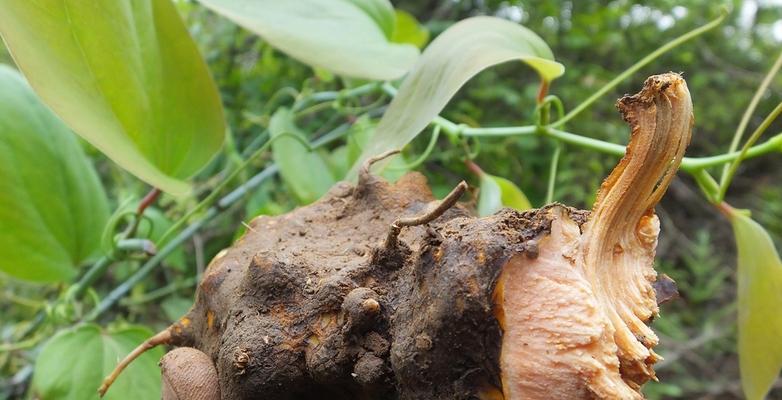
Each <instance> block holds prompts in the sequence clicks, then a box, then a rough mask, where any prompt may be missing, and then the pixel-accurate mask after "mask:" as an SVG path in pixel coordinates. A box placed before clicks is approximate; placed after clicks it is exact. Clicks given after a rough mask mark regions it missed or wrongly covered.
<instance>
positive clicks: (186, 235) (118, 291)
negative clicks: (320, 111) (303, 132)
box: [85, 127, 347, 321]
mask: <svg viewBox="0 0 782 400" xmlns="http://www.w3.org/2000/svg"><path fill="white" fill-rule="evenodd" d="M346 133H347V130H346V129H341V128H339V127H338V128H336V129H335V130H333V131H332V132H329V133H326V134H324V135H323V136H321V137H320V138H318V139H316V140H314V141H313V142H312V144H311V145H308V147H311V148H312V149H317V148H319V147H322V146H325V145H327V144H329V143H332V142H333V141H335V140H337V139H339V138H341V137H342V136H344V135H345V134H346ZM277 137H282V135H280V136H277ZM278 171H279V167H278V166H277V165H276V164H274V163H271V164H270V165H269V166H267V167H266V168H264V169H263V170H262V171H260V172H259V173H257V174H256V175H254V176H253V177H251V178H250V179H248V180H247V182H245V183H244V184H243V185H241V186H239V187H237V188H236V189H234V190H233V191H232V192H230V193H228V194H227V195H225V196H223V197H222V198H221V199H220V200H219V201H217V203H216V204H215V205H213V206H212V207H210V208H209V209H207V210H206V212H205V213H204V215H202V216H201V218H199V219H198V220H196V221H194V222H193V223H191V224H190V225H189V226H188V227H187V228H185V229H184V230H183V231H182V232H180V233H179V234H178V235H177V236H176V237H174V238H173V239H171V241H170V242H168V243H165V244H164V245H163V247H162V248H161V249H159V250H158V253H157V254H156V255H155V256H154V257H152V258H150V259H149V260H148V261H147V262H146V263H144V265H142V266H141V268H139V269H138V271H136V272H135V273H134V274H133V275H131V276H130V277H129V278H128V279H127V280H126V281H124V282H123V283H122V284H121V285H120V286H118V287H116V288H115V289H114V290H112V291H111V292H110V293H109V294H108V295H107V296H106V297H105V298H104V299H103V300H101V302H100V303H99V304H98V305H97V306H96V307H95V308H94V309H93V310H92V311H91V312H90V314H88V315H87V317H85V320H86V321H92V320H95V319H97V318H98V317H100V316H101V315H102V314H103V313H105V312H106V311H108V310H110V309H111V307H113V306H114V304H116V303H117V302H118V301H119V300H120V299H121V298H122V297H124V296H125V295H126V294H127V293H128V292H129V291H130V290H131V289H132V288H133V286H135V285H136V284H137V283H138V282H140V281H141V280H143V279H144V278H146V277H147V275H149V274H150V273H151V272H152V271H153V270H154V269H155V268H156V267H157V266H158V265H159V264H160V262H161V261H163V260H164V259H165V258H166V256H168V255H169V254H170V253H171V252H173V251H174V250H175V249H176V248H177V247H178V246H179V245H180V244H181V243H183V242H185V241H186V240H188V239H190V237H192V236H193V235H194V234H195V233H196V232H198V230H199V229H200V228H201V227H202V226H203V225H205V224H206V223H207V222H209V221H210V220H211V219H212V218H214V217H215V216H217V215H218V214H220V212H221V211H223V210H225V209H226V208H228V207H229V206H231V205H232V204H234V203H235V202H236V201H238V200H239V199H241V198H242V197H244V196H245V195H246V194H247V193H249V192H250V191H251V190H253V189H255V188H256V187H258V186H259V185H260V184H261V183H263V182H264V181H266V179H268V178H270V177H271V176H273V175H274V174H276V173H277V172H278ZM230 180H231V179H226V181H230ZM161 243H162V242H161Z"/></svg>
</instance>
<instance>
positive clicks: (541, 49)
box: [353, 17, 565, 174]
mask: <svg viewBox="0 0 782 400" xmlns="http://www.w3.org/2000/svg"><path fill="white" fill-rule="evenodd" d="M512 60H521V61H523V62H525V63H527V64H528V65H529V66H531V67H532V68H533V69H534V70H535V71H537V72H538V74H539V75H540V77H541V78H542V79H543V80H544V81H550V80H552V79H554V78H557V77H558V76H560V75H562V73H563V72H564V70H565V68H564V67H563V66H562V64H560V63H558V62H556V61H554V56H553V54H552V53H551V49H549V47H548V46H547V45H546V43H545V42H543V39H541V38H540V37H538V35H536V34H535V33H533V32H532V31H530V30H529V29H527V28H525V27H523V26H521V25H518V24H515V23H513V22H510V21H507V20H504V19H500V18H495V17H474V18H468V19H466V20H463V21H460V22H458V23H456V24H454V25H453V26H451V27H450V28H448V30H446V31H445V32H443V33H442V34H441V35H440V36H438V37H437V38H435V40H434V41H433V42H432V43H431V44H430V45H429V46H428V47H427V48H426V50H424V53H423V55H422V56H421V58H420V59H419V60H418V62H417V63H416V65H415V67H413V69H412V70H411V71H410V73H409V74H408V75H407V77H406V78H405V80H404V82H403V83H402V86H401V87H400V88H399V92H398V93H397V95H396V96H395V97H394V100H393V101H392V102H391V105H390V106H389V107H388V110H387V111H386V113H385V114H384V115H383V118H382V120H381V121H380V124H379V125H378V127H377V132H376V133H375V135H374V137H373V139H372V142H371V143H370V144H369V146H367V148H366V149H365V150H364V153H363V155H362V157H361V158H360V159H359V160H358V162H357V163H356V164H354V165H353V173H354V174H355V172H356V169H357V168H358V166H359V165H361V164H362V163H363V161H364V160H366V159H367V158H369V157H371V156H373V155H377V154H381V153H384V152H386V151H388V150H393V149H400V148H402V147H403V146H404V145H406V144H407V143H409V142H410V141H411V140H413V138H415V137H416V135H418V134H419V133H420V132H421V131H422V130H423V129H424V128H425V127H426V126H427V125H428V124H429V123H430V122H431V121H432V120H433V119H434V118H435V117H436V116H437V114H439V113H440V111H442V110H443V108H444V107H445V105H446V104H447V103H448V101H449V100H450V99H451V97H453V95H454V94H456V92H457V91H458V90H459V88H461V87H462V85H464V84H465V83H466V82H467V81H468V80H469V79H470V78H472V77H473V76H475V75H476V74H477V73H479V72H481V71H482V70H484V69H486V68H488V67H491V66H493V65H497V64H500V63H504V62H507V61H512Z"/></svg>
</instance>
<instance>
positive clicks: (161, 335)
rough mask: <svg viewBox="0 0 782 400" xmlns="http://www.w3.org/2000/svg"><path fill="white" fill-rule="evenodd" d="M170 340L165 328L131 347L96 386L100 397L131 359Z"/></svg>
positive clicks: (169, 332)
mask: <svg viewBox="0 0 782 400" xmlns="http://www.w3.org/2000/svg"><path fill="white" fill-rule="evenodd" d="M170 342H171V328H166V329H165V330H163V331H161V332H158V333H157V334H155V335H154V336H152V337H151V338H149V339H147V340H145V341H144V343H141V344H140V345H139V346H138V347H136V348H135V349H133V351H132V352H130V354H128V355H127V356H125V358H123V359H122V361H120V362H119V364H117V366H116V367H114V370H113V371H111V373H110V374H109V375H108V376H107V377H106V378H104V379H103V382H102V383H101V385H100V388H98V394H99V395H100V397H103V396H104V395H105V394H106V391H107V390H109V387H111V384H112V383H114V381H115V380H116V379H117V377H118V376H119V374H120V373H122V371H123V370H124V369H125V368H126V367H127V366H128V365H130V363H131V362H133V360H135V359H136V358H138V357H139V356H140V355H142V354H144V353H145V352H146V351H147V350H150V349H153V348H155V347H156V346H159V345H161V344H168V343H170Z"/></svg>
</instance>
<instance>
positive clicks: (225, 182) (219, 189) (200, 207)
mask: <svg viewBox="0 0 782 400" xmlns="http://www.w3.org/2000/svg"><path fill="white" fill-rule="evenodd" d="M282 137H290V138H292V139H295V140H298V141H299V142H300V143H301V144H302V145H304V146H305V147H307V148H308V149H310V150H311V148H310V144H309V143H308V142H307V141H306V140H304V139H303V138H301V137H300V136H298V135H294V134H292V133H287V132H285V133H281V134H279V135H277V136H275V137H273V138H271V139H269V140H268V141H267V142H266V143H264V144H263V146H261V147H260V148H259V149H258V150H256V151H255V152H254V153H253V154H252V155H251V156H250V157H247V159H245V160H244V161H242V163H241V164H239V165H238V166H237V167H236V168H235V169H234V170H233V171H231V173H230V174H229V175H228V176H227V177H226V178H225V179H223V181H222V182H220V183H219V184H218V185H217V186H215V188H214V189H212V192H211V193H209V195H208V196H206V197H205V198H204V199H203V200H201V202H199V203H198V204H197V205H196V206H195V207H193V208H192V209H190V211H188V212H187V214H185V216H184V217H182V218H180V219H179V220H178V221H176V222H175V223H174V224H173V225H171V227H170V228H168V230H167V231H166V232H165V233H164V234H163V236H162V237H161V238H160V240H159V241H158V244H159V245H163V244H165V243H166V241H167V240H168V239H169V238H170V237H171V235H172V234H174V233H175V232H177V231H178V230H179V229H180V228H182V226H183V225H184V224H185V223H186V222H187V221H188V220H189V219H190V218H191V217H192V216H193V215H195V214H196V213H199V212H201V211H203V210H204V209H205V208H206V207H208V206H210V205H211V204H212V203H214V201H215V200H216V199H217V196H219V195H220V192H222V191H223V189H225V187H226V186H228V184H229V183H231V182H232V181H233V180H234V178H236V177H237V176H238V175H239V173H241V172H242V171H244V169H245V168H247V167H248V166H249V165H250V163H251V162H252V161H253V160H254V159H255V158H257V157H259V156H260V155H261V154H263V153H264V152H266V150H267V149H268V148H269V146H271V145H272V143H274V141H276V140H277V139H279V138H282Z"/></svg>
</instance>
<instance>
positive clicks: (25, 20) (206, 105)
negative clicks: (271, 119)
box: [0, 0, 225, 194]
mask: <svg viewBox="0 0 782 400" xmlns="http://www.w3.org/2000/svg"><path fill="white" fill-rule="evenodd" d="M0 10H2V12H0V34H1V35H2V37H3V39H4V40H5V42H6V44H7V45H8V48H9V49H10V52H11V54H12V55H13V57H14V60H15V61H16V63H17V65H18V66H19V68H20V69H21V71H22V72H23V73H24V75H25V76H26V77H27V79H28V81H29V82H30V84H31V86H32V87H33V88H34V89H35V91H36V92H37V93H38V95H39V96H40V97H41V99H43V101H44V102H45V103H46V104H47V105H48V106H49V107H51V108H52V110H54V112H55V113H56V114H57V115H59V116H60V118H62V119H63V120H64V121H65V123H66V124H68V125H69V126H70V127H71V128H72V129H73V130H74V131H75V132H76V133H77V134H79V135H80V136H82V137H83V138H84V139H86V140H87V141H88V142H90V143H91V144H92V145H94V146H95V147H97V148H98V149H100V150H101V151H102V152H103V153H105V154H106V155H107V156H109V158H111V159H112V160H114V161H115V162H116V163H117V164H119V165H120V166H122V167H123V168H125V169H127V170H128V171H130V172H131V173H133V174H134V175H136V176H138V177H139V178H141V179H142V180H144V181H146V182H147V183H149V184H151V185H153V186H155V187H159V188H161V189H163V190H165V191H167V192H170V193H173V194H184V193H186V192H187V191H188V189H189V186H188V185H187V184H186V183H185V182H183V180H184V179H186V178H189V177H190V176H192V175H193V174H195V173H196V172H197V171H198V170H200V169H201V168H202V167H203V166H204V165H206V163H207V162H209V160H210V159H211V158H212V157H213V156H214V155H215V154H216V153H217V151H218V150H219V149H220V146H221V145H222V142H223V137H224V133H225V125H224V121H223V112H222V106H221V104H220V98H219V96H218V92H217V88H216V86H215V84H214V82H213V81H212V78H211V76H210V75H209V71H208V70H207V67H206V64H205V63H204V61H203V60H202V58H201V56H200V55H199V53H198V50H197V48H196V46H195V43H193V40H192V39H191V38H190V36H189V34H188V32H187V29H186V28H185V26H184V24H183V23H182V20H181V19H180V17H179V15H178V13H177V10H176V8H175V7H174V5H173V4H172V3H171V1H167V0H134V1H106V0H0Z"/></svg>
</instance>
